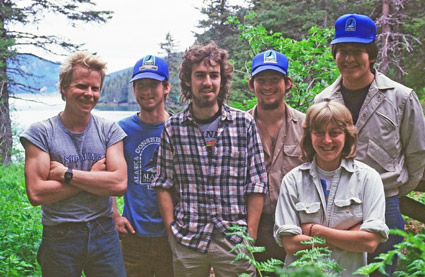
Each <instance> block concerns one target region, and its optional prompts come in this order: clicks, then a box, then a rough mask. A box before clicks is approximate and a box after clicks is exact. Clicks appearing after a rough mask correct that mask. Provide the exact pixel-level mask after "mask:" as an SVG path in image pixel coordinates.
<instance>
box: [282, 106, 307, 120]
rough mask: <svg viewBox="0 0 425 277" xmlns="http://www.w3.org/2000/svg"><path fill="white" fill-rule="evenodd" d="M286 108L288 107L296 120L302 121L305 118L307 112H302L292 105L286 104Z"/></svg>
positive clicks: (289, 113)
mask: <svg viewBox="0 0 425 277" xmlns="http://www.w3.org/2000/svg"><path fill="white" fill-rule="evenodd" d="M286 108H287V109H288V115H289V116H290V117H291V118H292V119H293V120H296V121H299V122H300V123H302V122H303V121H304V119H305V113H302V112H300V111H298V110H296V109H294V108H292V107H290V106H289V105H286Z"/></svg>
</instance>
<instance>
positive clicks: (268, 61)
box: [251, 50, 288, 77]
mask: <svg viewBox="0 0 425 277" xmlns="http://www.w3.org/2000/svg"><path fill="white" fill-rule="evenodd" d="M264 70H274V71H278V72H280V73H282V74H283V75H288V58H287V57H286V56H285V55H283V54H281V53H279V52H276V51H275V50H267V51H264V52H262V53H260V54H258V55H257V56H255V57H254V59H253V60H252V64H251V76H252V77H254V76H255V75H257V74H258V73H260V72H263V71H264Z"/></svg>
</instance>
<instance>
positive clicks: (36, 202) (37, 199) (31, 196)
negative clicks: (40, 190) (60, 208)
mask: <svg viewBox="0 0 425 277" xmlns="http://www.w3.org/2000/svg"><path fill="white" fill-rule="evenodd" d="M27 196H28V200H29V201H30V203H31V205H33V206H34V207H35V206H39V205H42V204H44V203H43V201H42V199H41V198H40V197H38V196H37V195H36V194H34V193H31V192H27Z"/></svg>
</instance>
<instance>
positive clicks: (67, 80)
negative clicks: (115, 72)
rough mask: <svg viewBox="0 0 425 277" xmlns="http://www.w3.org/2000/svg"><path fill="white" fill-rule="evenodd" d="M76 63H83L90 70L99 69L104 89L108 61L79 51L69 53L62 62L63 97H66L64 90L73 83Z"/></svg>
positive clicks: (60, 84) (60, 79)
mask: <svg viewBox="0 0 425 277" xmlns="http://www.w3.org/2000/svg"><path fill="white" fill-rule="evenodd" d="M76 65H82V66H84V67H86V68H87V69H88V70H89V71H90V70H95V71H98V72H99V73H100V77H101V81H100V89H102V85H103V81H104V80H105V75H106V72H105V71H106V62H104V61H102V60H101V59H99V58H98V57H96V56H94V55H92V54H90V53H87V52H80V51H78V52H75V53H73V54H71V55H69V56H68V57H67V58H66V59H65V61H63V62H62V64H61V67H60V73H59V85H58V87H59V91H60V93H61V95H62V99H64V96H63V93H62V90H65V89H67V88H68V87H69V85H70V84H71V82H72V77H73V74H74V68H75V66H76Z"/></svg>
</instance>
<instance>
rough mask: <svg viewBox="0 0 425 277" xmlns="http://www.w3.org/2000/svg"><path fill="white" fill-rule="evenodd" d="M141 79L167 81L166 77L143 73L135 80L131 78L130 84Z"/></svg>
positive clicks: (135, 77)
mask: <svg viewBox="0 0 425 277" xmlns="http://www.w3.org/2000/svg"><path fill="white" fill-rule="evenodd" d="M139 79H154V80H157V81H160V82H162V81H164V80H165V76H162V75H159V74H156V73H153V72H142V73H139V74H137V75H136V76H134V77H133V78H131V80H130V83H131V82H134V81H136V80H139Z"/></svg>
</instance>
